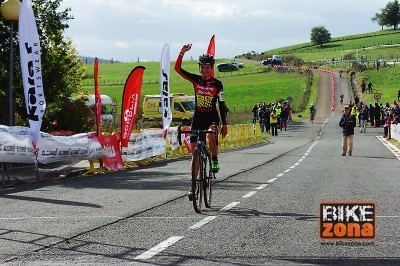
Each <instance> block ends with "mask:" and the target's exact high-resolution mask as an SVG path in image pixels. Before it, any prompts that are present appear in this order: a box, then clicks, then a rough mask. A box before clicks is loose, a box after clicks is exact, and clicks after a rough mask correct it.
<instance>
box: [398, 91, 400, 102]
mask: <svg viewBox="0 0 400 266" xmlns="http://www.w3.org/2000/svg"><path fill="white" fill-rule="evenodd" d="M397 101H398V102H400V90H399V91H398V92H397Z"/></svg>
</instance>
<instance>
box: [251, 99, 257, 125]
mask: <svg viewBox="0 0 400 266" xmlns="http://www.w3.org/2000/svg"><path fill="white" fill-rule="evenodd" d="M251 111H252V112H253V124H255V123H257V116H258V114H257V112H258V106H257V104H255V105H254V106H253V109H251Z"/></svg>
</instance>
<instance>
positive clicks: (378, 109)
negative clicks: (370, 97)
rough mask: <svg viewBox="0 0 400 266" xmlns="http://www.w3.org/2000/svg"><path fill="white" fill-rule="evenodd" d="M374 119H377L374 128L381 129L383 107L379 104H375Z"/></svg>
mask: <svg viewBox="0 0 400 266" xmlns="http://www.w3.org/2000/svg"><path fill="white" fill-rule="evenodd" d="M374 118H375V124H374V127H380V126H381V107H380V106H379V104H378V103H375V107H374Z"/></svg>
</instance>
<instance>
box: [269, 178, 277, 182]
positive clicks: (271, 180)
mask: <svg viewBox="0 0 400 266" xmlns="http://www.w3.org/2000/svg"><path fill="white" fill-rule="evenodd" d="M276 180H278V178H271V179H270V180H268V181H267V183H273V182H274V181H276Z"/></svg>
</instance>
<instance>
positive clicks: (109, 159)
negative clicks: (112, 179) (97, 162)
mask: <svg viewBox="0 0 400 266" xmlns="http://www.w3.org/2000/svg"><path fill="white" fill-rule="evenodd" d="M99 136H100V135H99ZM99 141H100V144H101V146H102V147H103V148H104V149H105V151H106V156H105V157H102V161H103V165H104V167H105V168H107V170H109V171H115V170H118V169H121V168H124V161H123V160H122V155H121V149H120V147H119V145H118V136H117V135H101V136H100V137H99Z"/></svg>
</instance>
